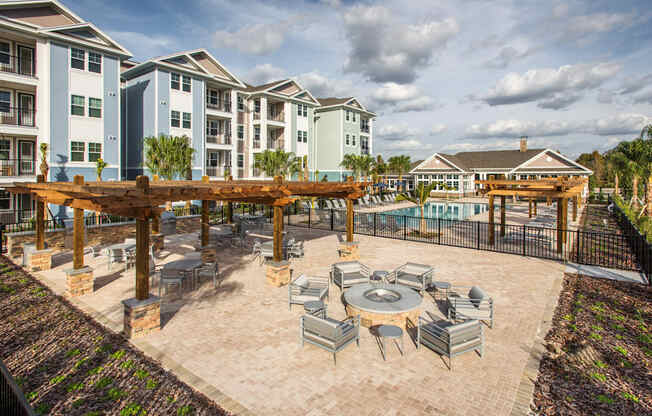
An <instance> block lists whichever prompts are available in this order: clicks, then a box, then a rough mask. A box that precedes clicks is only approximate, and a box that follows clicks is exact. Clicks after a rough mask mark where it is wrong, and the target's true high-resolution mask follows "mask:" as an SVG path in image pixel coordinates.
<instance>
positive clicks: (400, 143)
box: [383, 139, 432, 151]
mask: <svg viewBox="0 0 652 416" xmlns="http://www.w3.org/2000/svg"><path fill="white" fill-rule="evenodd" d="M383 149H385V150H387V151H427V150H430V149H432V144H431V143H423V142H422V141H420V140H417V139H403V140H393V141H390V142H387V143H385V144H383Z"/></svg>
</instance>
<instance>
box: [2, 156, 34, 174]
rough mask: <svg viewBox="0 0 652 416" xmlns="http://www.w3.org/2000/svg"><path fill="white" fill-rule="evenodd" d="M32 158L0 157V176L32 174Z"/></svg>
mask: <svg viewBox="0 0 652 416" xmlns="http://www.w3.org/2000/svg"><path fill="white" fill-rule="evenodd" d="M34 165H35V163H34V160H32V159H0V177H12V176H34V175H35V170H34Z"/></svg>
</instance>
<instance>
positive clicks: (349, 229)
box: [346, 199, 353, 243]
mask: <svg viewBox="0 0 652 416" xmlns="http://www.w3.org/2000/svg"><path fill="white" fill-rule="evenodd" d="M346 241H347V243H352V242H353V201H352V200H351V199H347V200H346Z"/></svg>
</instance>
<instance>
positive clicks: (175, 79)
mask: <svg viewBox="0 0 652 416" xmlns="http://www.w3.org/2000/svg"><path fill="white" fill-rule="evenodd" d="M179 77H180V75H179V74H177V73H174V72H173V73H171V74H170V88H172V89H173V90H178V89H179V88H180V84H179Z"/></svg>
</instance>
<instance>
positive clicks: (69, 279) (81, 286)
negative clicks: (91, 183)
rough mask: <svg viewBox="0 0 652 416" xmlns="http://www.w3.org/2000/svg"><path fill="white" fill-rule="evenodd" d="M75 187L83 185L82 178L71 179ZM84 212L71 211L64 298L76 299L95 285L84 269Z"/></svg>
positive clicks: (89, 291) (86, 268)
mask: <svg viewBox="0 0 652 416" xmlns="http://www.w3.org/2000/svg"><path fill="white" fill-rule="evenodd" d="M73 183H74V184H75V185H83V184H84V177H83V176H82V175H75V177H74V178H73ZM84 228H85V227H84V210H83V209H81V208H74V209H73V228H72V269H68V270H66V296H68V297H71V298H72V297H76V296H81V295H85V294H87V293H92V292H93V286H94V285H95V282H94V279H93V269H92V268H90V267H84V244H85V241H84V240H85V238H84V235H85V230H84Z"/></svg>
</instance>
